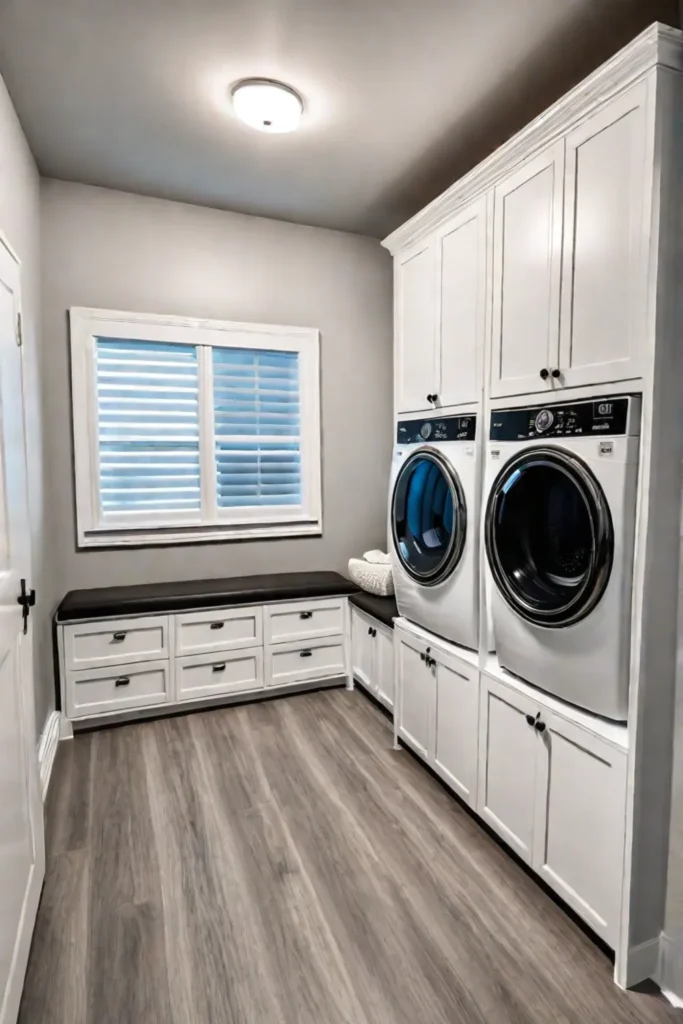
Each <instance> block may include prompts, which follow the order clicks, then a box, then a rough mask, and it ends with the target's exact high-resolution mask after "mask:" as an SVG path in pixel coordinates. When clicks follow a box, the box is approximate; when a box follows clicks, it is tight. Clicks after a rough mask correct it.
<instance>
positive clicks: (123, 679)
mask: <svg viewBox="0 0 683 1024" xmlns="http://www.w3.org/2000/svg"><path fill="white" fill-rule="evenodd" d="M129 685H130V677H129V676H120V677H119V678H118V679H117V680H116V682H115V683H114V686H129Z"/></svg>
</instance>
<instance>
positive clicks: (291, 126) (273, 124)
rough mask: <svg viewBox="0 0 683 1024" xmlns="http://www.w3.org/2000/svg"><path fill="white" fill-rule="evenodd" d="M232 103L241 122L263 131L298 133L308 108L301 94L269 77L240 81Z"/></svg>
mask: <svg viewBox="0 0 683 1024" xmlns="http://www.w3.org/2000/svg"><path fill="white" fill-rule="evenodd" d="M232 104H233V106H234V108H235V113H236V114H237V116H238V117H239V119H240V120H241V121H244V123H245V124H248V125H249V126H250V127H251V128H256V129H258V131H260V132H275V133H283V132H295V131H296V129H297V128H298V127H299V122H300V120H301V114H302V112H303V109H304V105H303V101H302V99H301V96H299V94H298V93H296V92H294V90H293V89H290V87H289V86H288V85H283V84H282V82H271V81H270V80H269V79H266V78H246V79H244V81H242V82H238V83H237V85H235V86H234V87H233V90H232Z"/></svg>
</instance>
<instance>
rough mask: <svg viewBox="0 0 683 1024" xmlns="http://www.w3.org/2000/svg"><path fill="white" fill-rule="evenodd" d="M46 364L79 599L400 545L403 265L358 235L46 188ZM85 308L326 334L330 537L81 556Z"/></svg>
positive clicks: (60, 525)
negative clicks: (77, 395)
mask: <svg viewBox="0 0 683 1024" xmlns="http://www.w3.org/2000/svg"><path fill="white" fill-rule="evenodd" d="M41 230H42V253H43V262H42V266H43V307H42V309H43V360H44V371H45V375H46V379H47V380H49V388H48V389H47V391H46V395H45V417H46V423H47V430H46V446H47V447H46V456H47V464H48V467H49V469H48V481H47V485H48V488H49V495H50V533H49V539H50V543H51V545H52V547H53V549H54V560H55V572H56V578H57V580H58V581H59V586H60V588H61V590H62V592H66V591H67V590H69V589H73V588H77V587H98V586H106V585H109V584H129V583H143V582H148V581H149V582H152V581H155V580H160V581H162V580H174V579H198V578H201V577H212V576H213V577H216V576H239V575H246V574H249V573H258V572H265V571H269V572H270V571H272V572H283V571H290V570H303V569H337V570H340V571H344V570H345V567H346V563H347V561H348V559H349V557H350V556H352V555H357V554H360V553H362V552H363V551H365V550H367V549H368V548H370V547H382V548H384V547H385V544H386V526H385V517H386V499H387V486H388V473H389V463H390V458H391V434H392V424H391V417H392V327H391V325H392V304H391V303H392V298H391V295H392V279H391V260H390V257H389V255H388V254H387V253H386V252H385V251H384V250H383V249H382V248H381V247H380V245H379V243H378V242H376V241H374V240H371V239H368V238H361V237H358V236H355V235H350V234H343V233H340V232H334V231H326V230H321V229H319V228H308V227H301V226H298V225H292V224H285V223H281V222H278V221H271V220H265V219H262V218H256V217H247V216H243V215H240V214H232V213H223V212H218V211H214V210H208V209H204V208H200V207H196V206H189V205H185V204H181V203H174V202H167V201H162V200H156V199H147V198H142V197H139V196H133V195H129V194H127V193H122V192H114V191H110V190H107V189H99V188H92V187H89V186H82V185H74V184H67V183H63V182H58V181H43V182H42V221H41ZM72 305H82V306H95V307H102V308H105V307H106V308H111V309H123V310H131V311H141V312H151V313H173V314H180V315H182V314H185V315H189V316H198V317H214V318H222V319H227V320H231V319H234V320H249V321H261V322H269V323H281V324H293V325H301V326H308V327H316V328H319V329H320V332H321V346H322V348H321V353H322V426H323V516H324V535H323V536H322V537H321V538H302V539H292V540H272V541H258V542H256V541H254V542H239V543H232V544H230V543H225V544H209V545H203V546H202V545H192V546H191V545H181V546H177V547H171V548H158V547H157V548H146V549H143V550H134V551H130V550H128V551H127V550H118V551H116V550H114V551H77V550H76V544H75V539H74V538H75V515H74V490H73V478H72V442H71V419H70V406H69V362H68V346H67V310H68V309H69V307H70V306H72Z"/></svg>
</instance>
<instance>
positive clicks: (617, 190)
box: [559, 82, 652, 386]
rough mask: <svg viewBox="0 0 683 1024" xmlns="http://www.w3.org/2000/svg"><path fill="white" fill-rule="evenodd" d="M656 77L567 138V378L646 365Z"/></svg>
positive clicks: (607, 375) (589, 379) (636, 370)
mask: <svg viewBox="0 0 683 1024" xmlns="http://www.w3.org/2000/svg"><path fill="white" fill-rule="evenodd" d="M647 87H648V84H647V82H640V83H639V84H638V85H636V86H634V87H633V88H632V89H629V91H628V92H627V93H625V94H624V95H623V96H619V97H618V98H617V99H615V100H613V101H612V102H611V103H608V104H607V105H606V106H604V107H603V108H601V109H600V110H599V111H598V112H597V113H596V114H594V115H593V117H591V118H589V119H588V120H587V121H585V122H584V123H583V124H582V125H580V126H579V127H578V128H576V129H575V130H574V131H573V132H571V133H570V134H569V135H568V136H567V139H566V145H567V157H566V177H565V235H564V261H563V280H562V318H561V346H560V361H559V368H560V371H561V374H562V375H561V377H560V378H559V381H560V383H561V384H564V385H568V386H579V385H590V384H599V383H601V382H610V381H619V380H628V379H629V378H633V377H639V376H641V373H642V367H641V360H640V349H641V348H642V345H643V338H644V337H645V311H646V300H647V244H648V236H649V231H648V228H647V226H646V224H645V223H644V202H645V196H646V194H647V192H648V185H647V182H646V173H647V166H648V163H649V164H650V165H651V162H652V144H650V145H649V146H648V145H647V125H648V119H647V102H646V101H647Z"/></svg>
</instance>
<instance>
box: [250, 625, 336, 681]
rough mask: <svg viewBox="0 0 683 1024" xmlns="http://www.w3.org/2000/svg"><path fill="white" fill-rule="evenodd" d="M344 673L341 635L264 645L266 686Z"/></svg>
mask: <svg viewBox="0 0 683 1024" xmlns="http://www.w3.org/2000/svg"><path fill="white" fill-rule="evenodd" d="M345 673H346V667H345V661H344V639H343V637H329V638H328V639H323V640H313V641H312V642H309V641H306V642H303V643H301V642H298V643H295V644H278V645H277V646H276V647H269V648H267V649H266V686H284V685H285V684H286V683H298V682H305V681H306V680H308V679H325V678H326V677H328V676H343V675H344V674H345Z"/></svg>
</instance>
